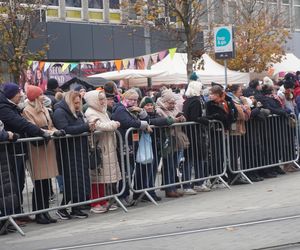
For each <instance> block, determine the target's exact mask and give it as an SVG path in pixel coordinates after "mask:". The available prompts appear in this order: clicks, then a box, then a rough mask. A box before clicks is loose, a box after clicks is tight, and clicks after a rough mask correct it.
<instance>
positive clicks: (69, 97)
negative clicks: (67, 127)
mask: <svg viewBox="0 0 300 250" xmlns="http://www.w3.org/2000/svg"><path fill="white" fill-rule="evenodd" d="M76 97H79V99H80V106H81V107H80V112H81V110H82V100H81V96H80V94H79V92H77V91H74V90H70V91H68V92H67V93H66V94H65V101H66V103H67V104H68V106H69V109H70V110H71V112H72V114H73V115H74V116H75V117H77V115H76V111H75V107H74V100H75V98H76Z"/></svg>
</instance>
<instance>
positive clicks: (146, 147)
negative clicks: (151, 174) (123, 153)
mask: <svg viewBox="0 0 300 250" xmlns="http://www.w3.org/2000/svg"><path fill="white" fill-rule="evenodd" d="M135 161H136V162H137V163H141V164H148V163H151V162H152V161H153V150H152V140H151V136H150V134H148V133H145V132H142V135H141V137H140V141H139V146H138V150H137V152H136V159H135Z"/></svg>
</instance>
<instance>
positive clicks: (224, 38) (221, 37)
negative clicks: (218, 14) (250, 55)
mask: <svg viewBox="0 0 300 250" xmlns="http://www.w3.org/2000/svg"><path fill="white" fill-rule="evenodd" d="M230 40H231V34H230V32H229V31H228V29H225V28H223V29H219V30H218V32H217V34H216V46H217V47H222V46H226V45H227V44H229V43H230Z"/></svg>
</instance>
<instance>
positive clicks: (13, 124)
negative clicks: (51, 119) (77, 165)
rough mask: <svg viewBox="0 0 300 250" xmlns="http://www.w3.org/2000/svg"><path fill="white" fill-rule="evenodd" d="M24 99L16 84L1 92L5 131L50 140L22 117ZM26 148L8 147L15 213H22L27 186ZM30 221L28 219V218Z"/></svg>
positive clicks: (7, 84)
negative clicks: (13, 187)
mask: <svg viewBox="0 0 300 250" xmlns="http://www.w3.org/2000/svg"><path fill="white" fill-rule="evenodd" d="M21 99H22V95H21V89H20V87H19V86H18V85H17V84H16V83H5V84H3V85H2V90H1V91H0V120H1V121H2V122H3V124H4V129H5V130H7V131H12V132H13V133H18V134H19V135H20V136H21V137H36V136H39V137H40V136H42V137H44V138H45V140H49V138H50V135H49V133H47V132H45V131H43V130H42V129H40V128H39V127H38V126H36V125H34V124H32V123H30V122H28V121H27V120H26V119H25V118H24V117H23V116H22V115H21V110H20V109H19V107H18V104H19V103H20V101H21ZM24 148H25V147H24V146H23V145H21V144H15V145H13V144H11V145H10V146H9V147H8V153H9V158H10V164H11V169H12V170H13V171H14V175H15V176H16V188H17V190H18V199H19V204H18V206H17V207H16V208H15V211H14V212H15V213H22V204H23V195H22V192H23V189H24V184H25V161H24V156H23V155H24V154H25V153H26V152H25V150H24ZM26 220H27V221H28V218H26Z"/></svg>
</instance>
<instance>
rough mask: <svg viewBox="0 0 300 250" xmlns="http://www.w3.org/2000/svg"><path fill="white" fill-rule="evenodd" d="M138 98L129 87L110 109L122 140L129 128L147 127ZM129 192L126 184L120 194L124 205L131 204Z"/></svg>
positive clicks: (144, 114)
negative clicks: (117, 124)
mask: <svg viewBox="0 0 300 250" xmlns="http://www.w3.org/2000/svg"><path fill="white" fill-rule="evenodd" d="M138 98H139V95H138V93H137V92H136V91H135V90H134V89H129V90H127V91H126V92H125V93H124V94H123V99H122V101H121V102H119V103H116V104H115V105H114V106H113V109H112V116H111V119H112V120H114V121H118V122H119V123H120V127H119V128H118V130H119V131H120V133H121V135H122V138H123V140H124V141H125V135H126V131H127V130H128V129H129V128H137V129H141V130H146V129H148V127H149V124H148V122H146V121H144V120H141V119H144V118H145V117H146V116H147V113H146V112H145V111H144V110H143V109H141V108H139V107H138ZM129 146H130V147H132V139H131V136H130V138H129ZM122 181H125V180H122ZM122 181H121V182H122ZM120 187H122V185H120ZM129 194H130V192H129V186H128V185H126V189H125V192H124V193H123V195H122V196H121V199H122V202H123V203H124V205H127V206H129V205H131V204H133V203H132V202H131V201H130V200H129Z"/></svg>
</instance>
